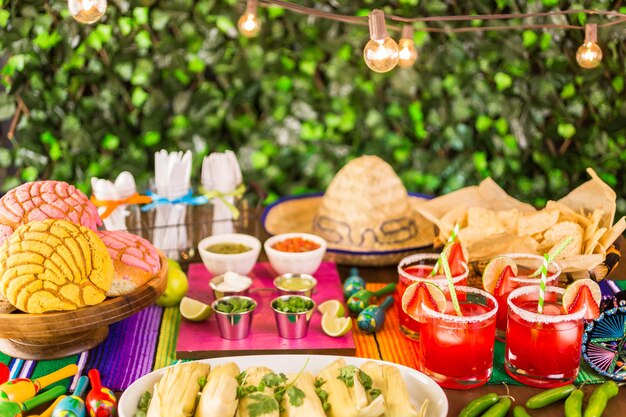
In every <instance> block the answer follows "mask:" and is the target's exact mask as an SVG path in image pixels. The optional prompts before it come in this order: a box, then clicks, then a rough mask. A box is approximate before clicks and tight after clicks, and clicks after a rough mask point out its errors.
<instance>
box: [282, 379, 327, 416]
mask: <svg viewBox="0 0 626 417" xmlns="http://www.w3.org/2000/svg"><path fill="white" fill-rule="evenodd" d="M295 377H297V378H298V379H296V381H295V383H294V386H295V387H296V388H299V389H301V390H302V392H304V400H303V403H302V405H300V406H299V407H296V406H293V405H291V403H290V401H289V396H288V395H285V396H284V397H283V411H282V412H281V413H280V416H281V417H301V416H306V417H326V413H325V412H324V408H323V407H322V402H321V401H320V399H319V398H318V396H317V393H316V392H315V377H314V376H313V374H311V373H310V372H303V373H302V374H301V375H300V376H297V375H289V379H288V380H287V383H288V384H290V383H291V382H292V381H293V380H294V378H295Z"/></svg>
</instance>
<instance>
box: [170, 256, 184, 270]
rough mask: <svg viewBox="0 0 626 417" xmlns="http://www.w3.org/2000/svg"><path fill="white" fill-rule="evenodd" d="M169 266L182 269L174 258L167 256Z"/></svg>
mask: <svg viewBox="0 0 626 417" xmlns="http://www.w3.org/2000/svg"><path fill="white" fill-rule="evenodd" d="M167 267H168V268H169V269H182V268H181V267H180V264H179V263H178V262H176V261H175V260H173V259H170V258H167Z"/></svg>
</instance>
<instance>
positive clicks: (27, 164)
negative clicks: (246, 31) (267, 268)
mask: <svg viewBox="0 0 626 417" xmlns="http://www.w3.org/2000/svg"><path fill="white" fill-rule="evenodd" d="M299 3H301V4H307V5H314V4H316V5H317V6H316V7H324V8H325V9H327V10H333V11H336V12H339V13H344V14H355V15H356V14H359V15H366V14H367V12H368V10H369V9H371V8H374V7H377V8H383V9H384V10H385V11H387V12H393V13H394V14H398V15H405V16H420V15H435V14H439V15H441V14H468V13H490V12H504V13H508V12H523V11H542V10H544V11H547V10H554V9H557V8H582V7H594V8H598V9H604V10H608V9H613V8H615V7H617V8H619V7H620V6H621V2H609V1H593V2H569V1H568V2H557V1H553V0H543V1H537V0H536V1H512V0H496V1H480V0H473V1H435V0H429V1H425V0H397V1H377V0H370V1H367V0H366V1H358V2H357V1H354V0H332V1H331V0H327V1H324V2H320V1H312V0H304V1H300V2H299ZM0 5H2V8H1V9H0V51H2V52H1V54H4V60H5V65H4V67H3V68H2V70H0V74H1V80H2V83H3V85H4V86H5V87H6V92H4V93H2V92H0V119H4V120H7V121H6V122H5V123H4V124H3V136H4V137H3V138H2V139H0V140H1V141H3V142H2V148H1V149H0V175H1V176H2V177H3V178H2V181H1V182H2V184H1V186H2V189H4V190H6V189H8V188H11V187H13V186H15V185H16V184H18V183H20V182H22V181H29V180H34V179H38V178H55V179H61V180H66V181H70V182H73V183H75V184H77V185H79V186H80V187H81V188H82V189H85V190H87V189H88V187H89V178H90V177H91V176H100V177H113V176H115V175H117V173H118V172H120V171H122V170H130V171H131V172H133V173H134V174H135V175H136V176H137V178H138V179H139V180H140V181H141V182H143V183H146V182H147V180H148V178H149V176H150V170H151V166H152V155H153V153H154V151H156V150H159V149H161V148H167V149H191V150H192V151H193V152H194V155H195V161H194V162H195V168H196V169H195V170H194V171H195V174H196V175H197V174H199V171H200V163H201V159H202V157H203V156H204V155H206V154H208V153H209V152H211V151H215V150H223V149H235V150H237V152H238V155H239V158H240V161H241V164H242V168H243V169H244V173H245V175H246V176H247V177H248V178H253V179H255V180H256V181H258V182H259V183H260V184H261V185H262V186H263V187H265V188H266V189H267V190H268V191H269V192H270V197H269V198H270V199H273V198H276V197H277V196H281V195H286V194H290V193H298V192H304V191H311V190H322V189H324V188H325V187H326V186H327V185H328V183H329V181H330V180H331V179H332V177H333V174H334V173H335V172H336V170H337V169H339V168H340V167H341V166H342V165H343V164H344V163H345V162H346V161H348V160H349V159H350V158H353V157H355V156H358V155H361V154H376V155H379V156H381V157H382V158H384V159H386V160H387V161H388V162H390V163H391V164H392V165H393V166H394V168H395V169H396V171H397V172H398V173H399V175H400V176H401V178H402V179H403V181H404V183H405V184H406V186H407V188H408V189H409V190H411V191H419V192H425V193H434V194H440V193H445V192H448V191H451V190H455V189H458V188H460V187H464V186H467V185H472V184H476V183H478V182H479V181H480V180H481V179H482V178H485V177H487V176H492V177H493V178H494V179H495V180H496V181H497V182H498V183H499V184H501V185H502V186H503V187H505V189H506V190H507V191H509V192H510V193H512V194H513V195H515V196H516V197H518V198H521V199H523V200H525V201H528V202H531V203H534V204H536V205H538V206H541V205H542V204H543V203H544V202H545V201H546V199H550V198H558V197H561V196H563V195H564V194H566V193H567V192H568V190H570V189H571V188H573V187H575V186H576V185H578V184H580V183H581V182H583V181H585V180H586V179H587V176H586V174H585V168H586V167H588V166H591V167H593V168H594V169H596V170H597V171H598V173H599V174H600V176H601V177H602V178H603V179H604V180H605V181H607V182H608V183H609V184H610V185H611V186H613V187H614V188H615V189H616V190H617V192H618V195H619V196H620V198H619V211H620V212H621V213H624V212H626V202H625V200H624V196H625V195H626V192H625V191H626V184H625V183H624V180H623V178H624V175H623V173H622V168H623V167H624V166H625V161H626V122H625V120H626V119H625V117H626V104H625V92H624V76H625V74H626V71H625V66H626V65H625V62H626V60H625V58H626V43H625V39H626V24H624V25H618V26H614V27H612V28H611V29H610V30H601V31H600V33H599V38H600V42H599V43H600V45H601V46H602V49H603V51H604V57H605V58H604V61H603V64H602V65H601V66H600V67H599V68H597V69H594V70H583V69H581V68H579V67H578V65H577V64H576V62H575V59H574V54H575V52H576V49H577V47H578V46H579V45H580V44H581V42H582V40H583V33H582V32H580V31H573V30H560V29H554V30H537V31H531V30H527V31H505V32H486V33H470V34H457V35H442V34H433V35H428V34H426V33H424V32H419V31H417V32H416V35H415V41H416V44H417V47H418V50H419V55H420V56H419V60H418V62H417V64H416V65H415V66H414V68H412V69H409V70H401V69H396V70H394V71H392V72H390V73H387V74H383V75H380V74H375V73H373V72H372V71H370V70H369V69H368V68H367V67H366V66H365V64H364V62H363V59H362V55H361V52H362V48H363V46H364V44H365V42H366V40H367V32H366V28H364V27H358V26H350V25H346V24H342V23H337V22H329V21H320V20H318V21H315V20H313V19H311V18H308V17H306V16H301V15H296V14H293V13H290V12H284V11H283V10H280V9H277V8H270V9H261V12H260V13H261V18H262V21H263V29H262V32H261V35H260V36H259V37H258V38H255V39H245V38H242V37H240V36H238V34H237V31H236V27H235V24H236V21H237V18H238V16H239V15H240V14H241V12H242V11H243V8H244V6H245V4H244V3H243V2H238V1H235V0H222V1H219V0H134V1H127V0H112V1H110V2H109V8H108V10H107V14H106V19H105V20H104V21H103V22H101V23H99V24H96V25H93V26H85V25H81V24H78V23H77V22H74V21H73V19H72V18H71V17H70V16H69V14H68V11H67V7H66V3H65V2H64V1H57V0H55V1H46V0H36V1H35V0H13V1H9V0H0ZM622 11H624V10H622ZM567 21H569V22H570V23H571V24H584V23H585V22H588V21H590V22H595V21H597V17H588V20H587V17H586V16H583V15H572V16H570V17H568V18H564V17H559V18H553V19H552V20H551V21H550V23H565V22H567ZM543 22H545V21H543ZM509 23H510V24H514V23H520V22H519V21H513V22H509ZM535 23H542V21H538V20H537V21H535ZM472 24H475V25H478V24H480V23H479V22H473V23H472ZM0 62H2V61H0ZM18 98H19V99H20V100H22V101H23V103H24V105H25V107H26V108H27V109H28V115H24V116H23V117H21V119H20V121H19V124H18V125H17V129H16V131H15V138H14V139H12V140H9V139H7V138H6V134H7V132H8V129H9V127H10V120H11V118H12V116H13V114H14V113H15V109H16V105H17V104H16V103H17V100H18Z"/></svg>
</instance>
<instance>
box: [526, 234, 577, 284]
mask: <svg viewBox="0 0 626 417" xmlns="http://www.w3.org/2000/svg"><path fill="white" fill-rule="evenodd" d="M573 240H574V236H571V235H570V236H568V237H567V239H565V240H564V241H563V242H561V244H560V245H559V246H557V247H556V249H554V251H553V252H552V253H550V254H546V256H548V265H549V264H551V263H552V262H554V261H555V260H556V257H557V256H559V255H560V254H561V252H563V251H564V250H565V248H566V247H568V246H569V244H570V243H572V241H573ZM542 267H543V265H541V266H540V267H539V268H537V269H536V270H535V272H533V273H532V274H530V275H529V276H528V277H529V278H533V277H536V276H537V275H539V274H541V268H542Z"/></svg>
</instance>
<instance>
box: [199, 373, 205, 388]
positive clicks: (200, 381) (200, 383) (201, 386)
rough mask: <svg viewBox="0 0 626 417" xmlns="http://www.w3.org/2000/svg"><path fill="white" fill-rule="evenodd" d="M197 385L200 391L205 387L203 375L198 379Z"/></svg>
mask: <svg viewBox="0 0 626 417" xmlns="http://www.w3.org/2000/svg"><path fill="white" fill-rule="evenodd" d="M198 385H200V390H202V388H204V386H205V385H206V376H205V375H203V376H201V377H200V378H198Z"/></svg>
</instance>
